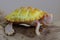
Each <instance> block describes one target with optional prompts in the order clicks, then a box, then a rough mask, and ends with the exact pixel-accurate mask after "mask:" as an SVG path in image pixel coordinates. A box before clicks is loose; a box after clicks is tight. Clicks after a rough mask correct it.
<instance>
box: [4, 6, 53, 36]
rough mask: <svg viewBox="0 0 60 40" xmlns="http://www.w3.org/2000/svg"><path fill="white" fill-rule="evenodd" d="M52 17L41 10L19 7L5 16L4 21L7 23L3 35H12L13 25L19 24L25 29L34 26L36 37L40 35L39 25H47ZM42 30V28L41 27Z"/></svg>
mask: <svg viewBox="0 0 60 40" xmlns="http://www.w3.org/2000/svg"><path fill="white" fill-rule="evenodd" d="M52 19H53V15H52V14H51V13H47V12H45V11H43V10H40V9H38V8H33V7H19V8H17V9H15V10H14V11H12V12H11V13H10V14H8V15H6V16H5V20H6V21H7V22H8V24H7V26H6V27H5V33H6V34H8V35H12V34H13V33H14V32H15V31H14V29H13V26H12V24H13V23H19V24H20V25H24V26H27V27H30V26H34V27H35V33H36V35H40V34H41V33H40V31H39V30H40V28H41V25H49V24H51V23H52ZM42 28H43V26H42Z"/></svg>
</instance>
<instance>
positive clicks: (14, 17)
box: [5, 7, 45, 22]
mask: <svg viewBox="0 0 60 40" xmlns="http://www.w3.org/2000/svg"><path fill="white" fill-rule="evenodd" d="M44 15H45V12H44V11H42V10H38V9H36V8H31V7H21V8H19V9H16V10H15V11H13V12H12V13H11V14H9V15H7V16H6V17H5V19H6V20H8V21H11V22H25V21H34V20H39V19H40V18H42V17H43V16H44Z"/></svg>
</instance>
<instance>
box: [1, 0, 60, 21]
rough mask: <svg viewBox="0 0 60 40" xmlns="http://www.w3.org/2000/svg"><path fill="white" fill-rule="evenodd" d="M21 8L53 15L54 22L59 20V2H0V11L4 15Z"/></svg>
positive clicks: (40, 0) (51, 0) (47, 0)
mask: <svg viewBox="0 0 60 40" xmlns="http://www.w3.org/2000/svg"><path fill="white" fill-rule="evenodd" d="M21 6H31V7H34V8H38V9H41V10H44V11H47V12H48V13H52V14H53V15H54V21H56V20H60V0H0V10H2V11H4V15H6V14H9V13H11V12H12V11H13V10H15V9H16V8H18V7H21Z"/></svg>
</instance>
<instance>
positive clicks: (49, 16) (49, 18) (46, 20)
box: [43, 14, 53, 25]
mask: <svg viewBox="0 0 60 40" xmlns="http://www.w3.org/2000/svg"><path fill="white" fill-rule="evenodd" d="M52 21H53V14H47V15H45V16H44V19H43V23H44V24H45V25H48V24H51V23H52Z"/></svg>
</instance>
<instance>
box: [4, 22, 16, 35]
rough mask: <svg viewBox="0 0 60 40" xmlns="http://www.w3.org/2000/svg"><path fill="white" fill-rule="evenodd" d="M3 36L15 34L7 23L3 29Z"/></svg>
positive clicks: (10, 24)
mask: <svg viewBox="0 0 60 40" xmlns="http://www.w3.org/2000/svg"><path fill="white" fill-rule="evenodd" d="M4 31H5V34H7V35H13V34H14V33H15V31H14V29H13V27H12V23H9V24H8V25H7V26H6V27H5V30H4Z"/></svg>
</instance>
